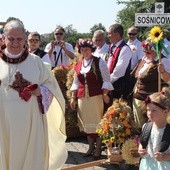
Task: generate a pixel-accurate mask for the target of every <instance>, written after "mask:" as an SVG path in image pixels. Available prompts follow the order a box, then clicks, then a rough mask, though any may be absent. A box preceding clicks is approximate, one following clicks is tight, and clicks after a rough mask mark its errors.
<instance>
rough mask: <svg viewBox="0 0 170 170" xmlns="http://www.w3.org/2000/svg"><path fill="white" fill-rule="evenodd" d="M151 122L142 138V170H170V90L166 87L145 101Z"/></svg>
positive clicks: (139, 149) (143, 130)
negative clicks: (168, 118)
mask: <svg viewBox="0 0 170 170" xmlns="http://www.w3.org/2000/svg"><path fill="white" fill-rule="evenodd" d="M145 104H146V107H147V117H148V119H149V122H148V123H146V124H144V126H143V128H142V133H141V136H140V145H139V148H138V153H139V154H140V156H141V157H142V158H141V161H140V166H139V169H140V170H168V169H170V135H169V134H170V124H168V123H167V116H168V115H169V111H170V89H169V88H168V87H164V88H163V89H162V91H161V92H155V93H153V94H151V95H150V96H148V97H147V98H146V100H145Z"/></svg>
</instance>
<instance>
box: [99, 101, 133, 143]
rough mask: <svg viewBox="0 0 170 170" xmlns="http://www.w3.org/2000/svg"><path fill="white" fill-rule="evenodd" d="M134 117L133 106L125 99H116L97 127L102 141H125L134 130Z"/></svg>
mask: <svg viewBox="0 0 170 170" xmlns="http://www.w3.org/2000/svg"><path fill="white" fill-rule="evenodd" d="M132 117H133V116H132V110H131V107H130V106H128V104H127V103H126V102H125V101H123V100H122V99H119V100H114V101H113V105H112V106H111V107H109V108H108V110H107V112H106V113H105V114H104V116H103V118H102V120H101V121H100V123H99V124H98V126H97V129H96V132H97V133H98V135H99V136H100V137H101V139H102V142H103V143H105V144H106V145H107V144H110V143H114V144H118V145H120V144H122V143H124V142H125V140H126V139H127V138H129V137H130V136H131V134H132V131H133V130H132V129H133V126H132Z"/></svg>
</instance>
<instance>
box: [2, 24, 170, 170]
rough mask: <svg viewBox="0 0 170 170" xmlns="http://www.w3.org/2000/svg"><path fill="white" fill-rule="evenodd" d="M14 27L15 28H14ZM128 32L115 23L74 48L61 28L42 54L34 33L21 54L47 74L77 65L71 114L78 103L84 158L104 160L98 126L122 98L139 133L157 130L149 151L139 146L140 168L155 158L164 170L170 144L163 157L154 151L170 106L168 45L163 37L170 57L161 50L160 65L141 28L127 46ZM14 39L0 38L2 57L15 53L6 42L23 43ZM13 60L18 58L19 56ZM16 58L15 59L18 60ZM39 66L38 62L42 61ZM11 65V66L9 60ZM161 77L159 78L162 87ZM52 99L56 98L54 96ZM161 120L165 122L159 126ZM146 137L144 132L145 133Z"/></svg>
mask: <svg viewBox="0 0 170 170" xmlns="http://www.w3.org/2000/svg"><path fill="white" fill-rule="evenodd" d="M11 27H12V28H13V29H16V27H15V25H13V24H12V26H11ZM18 27H19V30H20V31H21V32H19V33H18V35H19V34H22V31H23V30H22V29H23V28H22V24H21V25H20V26H18ZM18 27H17V28H18ZM5 28H6V29H5V30H4V31H6V32H7V33H6V32H4V33H6V34H7V35H8V29H11V28H10V27H9V28H8V27H5ZM14 31H15V30H14ZM124 32H125V30H124V28H123V27H122V25H121V24H113V25H110V27H109V28H108V30H107V33H106V32H104V31H103V30H96V31H95V32H94V34H93V38H92V39H90V38H89V39H88V38H86V39H83V38H82V39H79V40H77V44H76V46H75V47H73V46H72V45H71V44H70V43H68V42H65V40H64V38H65V30H64V28H63V27H61V26H58V27H56V28H55V30H54V33H53V35H54V40H52V41H51V42H49V43H48V44H47V45H46V47H45V49H44V50H42V49H40V44H41V36H40V34H39V33H38V32H36V31H35V32H30V33H29V35H28V37H26V38H25V42H23V49H24V50H26V52H28V53H29V54H30V55H33V57H35V55H37V56H39V57H40V58H41V60H42V61H43V62H44V63H45V65H46V67H48V70H52V69H53V68H55V67H59V66H69V65H70V63H71V62H73V61H76V65H75V67H74V70H75V74H74V80H73V83H72V86H71V89H70V90H71V92H72V93H71V101H70V106H71V108H72V109H75V104H76V101H77V99H78V109H77V112H78V113H77V115H78V125H79V128H80V130H81V131H83V132H84V133H85V134H86V135H87V139H88V143H89V149H88V151H87V152H86V153H85V154H84V156H85V157H89V156H93V158H94V159H95V160H96V159H99V158H100V157H101V145H102V142H101V139H100V137H99V136H98V134H97V133H96V126H97V124H98V123H99V122H100V120H101V118H102V116H103V114H104V113H105V111H106V110H107V108H109V106H111V105H112V103H113V100H115V99H120V98H122V99H124V100H126V101H127V102H128V104H129V105H130V106H131V107H132V110H133V115H134V123H135V127H136V128H137V129H138V130H139V132H140V133H141V129H142V127H145V124H147V122H153V125H152V126H153V127H154V128H153V130H154V132H155V131H156V132H155V135H154V133H153V132H152V133H151V138H149V137H148V138H149V142H148V141H147V142H148V144H147V145H146V146H148V147H147V148H148V150H146V146H145V148H144V146H143V143H142V144H141V145H140V148H139V153H140V154H141V155H143V156H144V157H143V160H142V165H141V169H142V168H143V167H147V166H148V167H151V166H152V165H151V163H149V162H148V161H147V158H148V157H149V158H152V157H155V159H156V160H157V161H158V165H157V169H159V166H161V165H159V161H164V164H163V165H162V166H166V167H169V164H170V163H169V161H170V151H169V150H170V149H169V144H170V143H169V142H170V141H168V140H169V139H165V141H166V142H167V143H168V147H166V149H165V150H163V153H164V154H163V153H162V151H160V150H159V149H157V150H156V148H155V147H156V145H158V144H159V143H160V140H158V138H159V139H161V137H158V135H161V136H163V134H164V130H163V131H161V132H160V133H159V131H158V129H159V128H165V127H166V125H167V122H166V120H165V117H166V116H165V113H166V114H167V113H168V112H169V107H168V106H167V103H169V100H170V99H169V97H167V96H168V95H165V94H169V91H168V90H167V89H166V88H164V91H163V92H162V94H161V95H165V97H166V99H165V97H164V96H159V95H160V93H161V92H159V86H160V88H161V89H162V88H163V87H167V86H168V82H169V81H170V42H169V41H168V40H167V37H166V36H165V35H164V37H163V43H164V46H165V47H166V49H167V51H169V53H166V51H165V50H164V49H162V50H161V52H160V53H161V54H160V55H161V60H159V59H158V57H157V53H156V48H155V46H154V44H153V43H152V42H151V40H150V39H149V38H147V39H146V40H143V41H142V42H141V41H139V40H138V38H137V37H138V29H137V28H136V27H135V26H132V27H130V28H129V29H128V30H127V37H128V41H127V42H125V40H124V37H125V36H126V35H124ZM13 35H14V36H16V38H14V39H10V37H7V39H4V37H3V36H4V35H2V37H0V46H1V50H2V51H1V55H2V56H3V53H4V51H5V54H6V55H7V56H8V55H9V56H10V53H12V52H13V51H12V52H11V51H7V50H6V49H8V42H7V41H9V42H14V41H17V42H19V39H17V38H18V37H17V36H18V35H17V34H15V33H13ZM12 38H13V37H12ZM106 39H108V40H109V43H106ZM8 50H10V48H9V49H8ZM20 52H21V51H19V54H20ZM13 55H18V53H16V54H15V53H14V54H13ZM78 56H81V58H78ZM15 57H16V58H17V56H14V58H15ZM2 58H3V57H2ZM18 62H20V61H18ZM36 62H38V63H39V62H40V61H39V60H38V61H36ZM7 64H9V62H8V61H7ZM2 65H3V64H2ZM37 65H38V64H37ZM37 65H36V67H41V69H42V70H43V71H44V68H43V66H37ZM30 67H31V66H30ZM17 69H18V65H17V68H16V70H17ZM30 69H32V68H30ZM37 69H38V68H37ZM16 70H15V69H14V71H13V72H12V75H11V79H12V78H13V77H12V76H14V72H15V71H16ZM36 71H37V70H36ZM25 74H26V73H25ZM44 74H47V73H44ZM159 75H160V77H161V82H160V84H159ZM2 77H3V76H1V78H2ZM35 77H36V76H35ZM11 79H10V80H11ZM43 83H44V82H43ZM43 83H42V84H43ZM2 84H3V83H2ZM44 84H45V83H44ZM157 93H159V94H158V97H159V98H160V100H166V102H165V103H166V104H164V103H162V102H161V101H160V100H158V99H157V98H156V97H155V96H154V95H156V94H157ZM53 95H54V96H55V94H53ZM38 96H39V95H38ZM148 96H150V98H148ZM162 98H163V99H162ZM153 105H154V106H153ZM154 107H156V109H158V111H157V112H158V116H160V117H158V118H159V120H157V119H158V118H155V117H156V116H155V114H157V113H154V112H155V110H156V109H155V110H154ZM160 109H161V110H160ZM161 114H164V116H161ZM160 120H162V121H161V122H159V121H160ZM157 131H158V133H157ZM143 134H145V133H144V132H143ZM145 135H146V134H145ZM152 142H154V143H152ZM1 147H2V146H1ZM3 147H4V146H3ZM142 147H143V148H142ZM4 148H5V147H4ZM144 149H145V150H144ZM32 150H33V149H32ZM32 150H31V151H32ZM40 151H41V150H40ZM4 153H5V151H4ZM155 153H156V154H155ZM148 154H149V156H148ZM154 154H155V155H154ZM145 156H146V157H145ZM4 159H5V158H4ZM145 159H146V160H145ZM152 161H153V160H152ZM154 161H155V160H154ZM154 161H153V162H154ZM167 161H168V163H167ZM154 163H155V162H154Z"/></svg>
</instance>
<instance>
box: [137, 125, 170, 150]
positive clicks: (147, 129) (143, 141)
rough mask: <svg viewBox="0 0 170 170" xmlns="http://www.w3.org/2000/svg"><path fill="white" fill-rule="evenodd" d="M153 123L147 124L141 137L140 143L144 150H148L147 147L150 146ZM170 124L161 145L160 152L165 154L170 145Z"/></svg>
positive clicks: (166, 128)
mask: <svg viewBox="0 0 170 170" xmlns="http://www.w3.org/2000/svg"><path fill="white" fill-rule="evenodd" d="M152 125H153V123H152V122H149V123H146V124H145V126H144V127H143V130H142V133H141V135H140V143H141V145H142V147H143V149H146V147H147V145H148V141H149V137H150V134H151V130H152ZM169 134H170V124H167V125H166V127H165V130H164V133H163V136H162V140H161V143H160V149H159V152H165V151H166V150H167V149H168V148H169V145H170V135H169Z"/></svg>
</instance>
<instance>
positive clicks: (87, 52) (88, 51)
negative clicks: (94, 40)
mask: <svg viewBox="0 0 170 170" xmlns="http://www.w3.org/2000/svg"><path fill="white" fill-rule="evenodd" d="M80 53H81V55H82V56H83V57H84V58H86V59H90V58H91V57H92V49H91V48H90V47H81V48H80Z"/></svg>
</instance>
